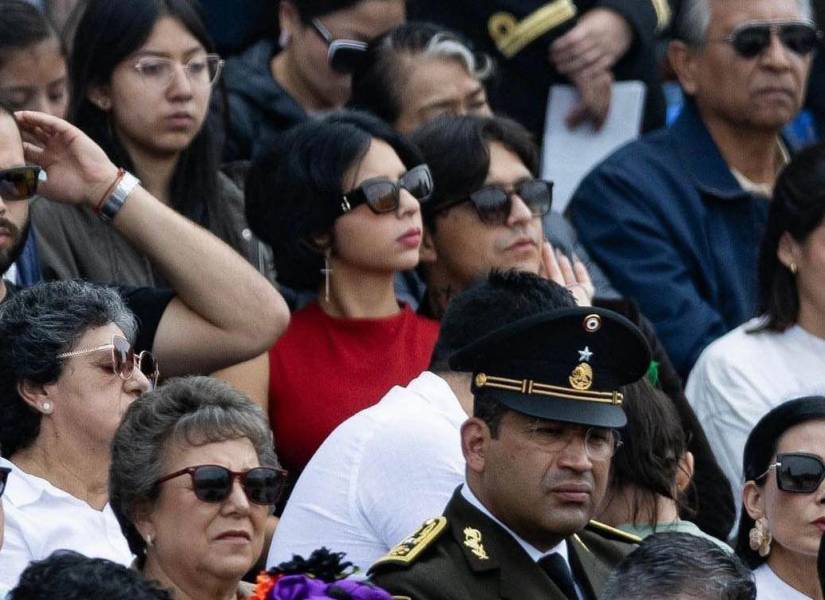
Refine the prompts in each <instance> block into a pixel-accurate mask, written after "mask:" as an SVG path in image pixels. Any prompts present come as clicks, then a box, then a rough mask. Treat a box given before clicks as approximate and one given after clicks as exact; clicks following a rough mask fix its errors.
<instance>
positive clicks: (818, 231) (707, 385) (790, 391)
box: [686, 144, 825, 495]
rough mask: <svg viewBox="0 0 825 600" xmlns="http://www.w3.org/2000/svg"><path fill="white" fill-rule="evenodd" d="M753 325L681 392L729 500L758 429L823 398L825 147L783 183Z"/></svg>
mask: <svg viewBox="0 0 825 600" xmlns="http://www.w3.org/2000/svg"><path fill="white" fill-rule="evenodd" d="M759 304H760V315H761V316H760V317H758V318H755V319H753V320H751V321H748V322H747V323H745V324H743V325H741V326H739V327H737V328H736V329H734V330H733V331H731V332H730V333H728V334H727V335H725V336H724V337H721V338H719V339H718V340H716V341H715V342H714V343H713V344H711V345H710V346H708V347H707V348H706V349H705V351H704V352H703V353H702V355H701V356H700V357H699V360H698V361H697V362H696V366H695V367H694V368H693V371H692V372H691V374H690V378H689V379H688V383H687V389H686V394H687V397H688V400H689V401H690V403H691V405H692V406H693V409H694V410H695V411H696V416H697V417H699V420H700V421H701V422H702V423H703V424H704V426H705V431H706V432H707V435H708V439H709V440H710V443H711V446H712V447H713V450H714V453H715V454H716V457H717V459H718V460H719V464H720V466H721V467H722V469H723V470H724V471H725V474H726V475H727V476H728V479H729V480H730V483H731V486H732V488H733V489H734V494H735V495H736V494H737V492H738V489H739V488H740V486H741V484H742V481H743V480H742V470H741V469H742V449H743V448H744V446H745V439H746V438H747V436H748V433H749V432H750V430H751V429H752V428H753V426H754V425H755V424H756V422H757V421H758V420H759V419H760V418H761V417H762V416H763V415H764V414H765V413H767V412H768V411H769V410H770V409H772V408H773V407H775V406H777V405H778V404H780V403H781V402H783V401H785V400H789V399H790V398H797V397H800V396H806V395H812V394H823V395H825V145H822V144H820V145H817V146H814V147H811V148H808V149H807V150H805V151H803V152H801V153H800V154H799V155H797V156H796V157H795V158H794V159H793V160H792V161H791V163H790V164H789V165H788V166H787V167H786V168H785V170H784V171H783V172H782V174H781V175H780V177H779V179H778V181H777V184H776V188H775V190H774V196H773V200H772V201H771V207H770V212H769V213H768V223H767V227H766V230H765V235H764V237H763V240H762V247H761V251H760V257H759Z"/></svg>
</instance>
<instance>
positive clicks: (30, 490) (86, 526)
mask: <svg viewBox="0 0 825 600" xmlns="http://www.w3.org/2000/svg"><path fill="white" fill-rule="evenodd" d="M0 466H4V467H9V468H11V469H12V471H11V473H10V474H9V479H8V482H7V484H6V491H5V493H4V494H3V509H4V511H5V516H6V532H5V539H4V541H3V548H2V549H0V588H2V587H3V586H6V587H9V588H12V587H14V586H15V585H17V580H18V579H19V578H20V574H21V573H22V572H23V570H24V569H25V568H26V567H27V566H28V564H29V563H30V562H31V561H33V560H41V559H44V558H46V557H47V556H49V555H50V554H51V553H52V552H54V551H55V550H60V549H66V550H74V551H76V552H80V553H81V554H85V555H86V556H91V557H94V558H108V559H109V560H112V561H114V562H117V563H120V564H122V565H125V566H129V565H130V564H131V562H132V558H133V557H132V553H131V552H130V551H129V546H128V544H127V543H126V538H125V537H123V533H122V531H121V529H120V525H119V524H118V522H117V518H116V517H115V514H114V512H112V508H111V507H110V506H109V505H108V504H107V505H106V507H105V508H104V509H103V510H102V511H98V510H95V509H94V508H92V507H91V506H89V505H88V504H86V503H85V502H84V501H82V500H80V499H78V498H75V497H74V496H72V495H70V494H67V493H66V492H64V491H63V490H61V489H59V488H56V487H54V486H53V485H52V484H51V483H49V482H48V481H46V480H45V479H41V478H39V477H34V476H33V475H29V474H28V473H25V472H24V471H21V470H20V469H18V468H17V467H16V466H15V465H14V464H13V463H11V462H9V461H8V460H6V459H3V458H0Z"/></svg>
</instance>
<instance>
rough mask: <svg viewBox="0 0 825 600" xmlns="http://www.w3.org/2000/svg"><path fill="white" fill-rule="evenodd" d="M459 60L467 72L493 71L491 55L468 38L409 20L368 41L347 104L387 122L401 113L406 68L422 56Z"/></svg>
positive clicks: (486, 75) (483, 75)
mask: <svg viewBox="0 0 825 600" xmlns="http://www.w3.org/2000/svg"><path fill="white" fill-rule="evenodd" d="M422 55H423V56H433V57H439V58H444V59H452V60H458V61H460V62H461V64H463V65H464V67H465V68H466V69H467V71H468V73H469V74H470V75H471V76H473V77H475V78H477V79H478V80H480V81H486V80H487V79H488V78H489V77H490V75H491V74H492V71H493V62H492V59H491V58H490V57H489V56H487V55H486V54H481V53H477V52H475V51H474V50H473V48H472V45H471V43H470V41H469V40H467V39H466V38H464V36H462V35H461V34H459V33H457V32H454V31H451V30H449V29H447V28H445V27H443V26H441V25H435V24H433V23H426V22H421V21H410V22H408V23H403V24H401V25H399V26H397V27H395V28H394V29H391V30H390V31H388V32H387V33H385V34H384V35H381V36H379V37H378V38H376V39H375V40H373V41H372V42H370V44H369V47H368V49H367V53H366V56H365V57H364V60H363V61H362V65H361V67H360V68H358V69H356V71H355V72H354V73H353V77H352V94H351V96H350V101H349V106H351V107H352V108H356V109H359V110H368V111H370V112H371V113H373V114H375V115H378V116H379V117H381V118H382V119H384V120H385V121H386V122H387V123H390V124H394V123H395V122H396V121H397V120H398V118H399V117H400V116H401V107H402V96H401V95H402V94H404V93H410V92H411V90H407V89H406V87H405V86H404V81H405V80H406V79H407V75H406V73H405V69H406V68H407V64H409V62H410V61H414V60H417V59H419V58H420V57H421V56H422Z"/></svg>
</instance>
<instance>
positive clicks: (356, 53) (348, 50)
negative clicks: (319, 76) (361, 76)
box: [310, 19, 368, 73]
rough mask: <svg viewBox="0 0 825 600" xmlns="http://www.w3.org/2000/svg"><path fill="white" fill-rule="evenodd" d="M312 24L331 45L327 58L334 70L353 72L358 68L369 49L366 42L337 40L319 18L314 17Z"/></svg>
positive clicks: (328, 44)
mask: <svg viewBox="0 0 825 600" xmlns="http://www.w3.org/2000/svg"><path fill="white" fill-rule="evenodd" d="M310 24H311V25H312V28H313V29H314V30H315V32H316V33H317V34H318V35H319V36H321V39H322V40H324V41H325V42H326V44H327V46H329V50H327V60H328V61H329V66H330V67H332V70H333V71H338V72H339V73H352V72H353V71H355V70H356V69H357V68H358V66H359V65H360V64H361V62H362V60H363V57H364V55H365V53H366V51H367V47H368V44H367V43H366V42H362V41H360V40H349V39H340V40H336V39H335V38H333V37H332V34H331V33H330V31H329V29H327V28H326V27H325V26H324V24H323V23H321V21H319V20H318V19H312V21H310Z"/></svg>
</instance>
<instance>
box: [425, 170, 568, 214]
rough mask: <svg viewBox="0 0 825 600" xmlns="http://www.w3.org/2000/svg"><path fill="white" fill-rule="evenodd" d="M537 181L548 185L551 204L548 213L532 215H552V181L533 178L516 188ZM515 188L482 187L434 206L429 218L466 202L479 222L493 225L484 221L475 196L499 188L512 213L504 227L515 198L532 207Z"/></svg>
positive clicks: (531, 212) (493, 185)
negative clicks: (471, 206)
mask: <svg viewBox="0 0 825 600" xmlns="http://www.w3.org/2000/svg"><path fill="white" fill-rule="evenodd" d="M537 181H540V182H542V183H544V184H545V185H547V188H548V195H549V196H550V202H549V203H548V205H547V211H546V212H542V213H538V214H537V213H534V212H533V211H532V210H530V214H532V215H533V216H534V217H545V216H547V215H548V214H550V211H551V210H553V187H554V185H555V184H554V183H553V182H552V181H550V180H548V179H542V178H541V177H532V178H530V179H524V180H522V181H521V182H519V183H518V184H517V185H516V186H515V187H518V186H521V185H523V184H525V183H534V182H537ZM515 187H514V188H513V189H511V190H507V189H505V187H504V186H503V185H497V184H489V185H484V186H481V187H480V188H478V189H477V190H475V191H474V192H471V193H470V194H468V195H467V196H465V197H462V198H455V199H453V200H448V201H447V202H443V203H442V204H438V205H436V206H434V207H433V208H432V209H430V210H429V211H428V216H430V217H435V216H436V215H438V214H440V213H442V212H444V211H446V210H449V209H451V208H453V207H455V206H458V205H460V204H464V203H465V202H469V203H470V204H472V205H473V210H474V211H475V213H476V216H477V217H478V220H479V221H481V222H482V223H484V224H491V223H488V222H487V221H486V220H484V218H483V217H482V216H481V213H480V212H479V209H478V206H477V205H476V203H475V201H474V200H473V194H477V193H478V192H480V191H482V190H485V189H487V188H497V189H499V190H500V191H502V192H503V193H504V195H505V196H506V197H507V201H509V202H510V211H509V212H508V213H507V217H506V218H505V219H504V221H503V222H502V223H499V225H503V224H504V223H506V222H507V219H509V218H510V213H511V212H512V211H513V196H518V197H519V198H520V199H521V201H522V202H524V205H525V206H527V208H528V209H529V208H530V205H529V204H528V203H527V201H526V200H525V199H524V198H523V197H522V196H521V195H520V194H519V192H518V190H517V189H515Z"/></svg>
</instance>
